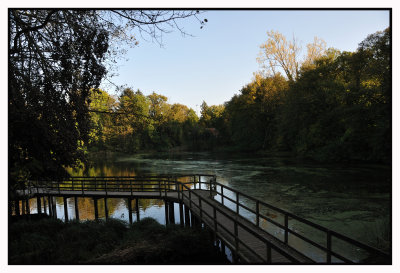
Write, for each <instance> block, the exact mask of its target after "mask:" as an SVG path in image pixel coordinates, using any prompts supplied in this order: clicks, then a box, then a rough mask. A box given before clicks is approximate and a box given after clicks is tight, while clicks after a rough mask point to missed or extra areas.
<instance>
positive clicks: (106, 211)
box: [104, 197, 108, 220]
mask: <svg viewBox="0 0 400 273" xmlns="http://www.w3.org/2000/svg"><path fill="white" fill-rule="evenodd" d="M104 215H105V217H106V220H108V206H107V197H104Z"/></svg>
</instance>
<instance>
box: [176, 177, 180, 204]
mask: <svg viewBox="0 0 400 273" xmlns="http://www.w3.org/2000/svg"><path fill="white" fill-rule="evenodd" d="M175 190H176V191H177V192H178V200H179V201H180V200H181V198H180V194H179V188H178V182H176V181H175Z"/></svg>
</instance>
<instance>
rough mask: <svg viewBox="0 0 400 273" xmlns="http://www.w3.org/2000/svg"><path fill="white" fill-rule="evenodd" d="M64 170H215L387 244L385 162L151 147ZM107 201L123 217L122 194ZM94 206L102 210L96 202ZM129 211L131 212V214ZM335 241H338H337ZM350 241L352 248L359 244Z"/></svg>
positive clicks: (157, 211)
mask: <svg viewBox="0 0 400 273" xmlns="http://www.w3.org/2000/svg"><path fill="white" fill-rule="evenodd" d="M70 172H71V174H73V175H79V176H80V175H82V176H85V175H89V176H135V175H160V174H175V175H181V174H191V173H203V174H210V175H216V176H217V181H218V182H220V183H222V184H224V185H227V186H229V187H231V188H234V189H236V190H239V191H241V192H244V193H246V194H248V195H250V196H253V197H255V198H258V199H260V200H263V201H265V202H267V203H269V204H272V205H274V206H276V207H279V208H282V209H284V210H287V211H289V212H292V213H294V214H296V215H298V216H300V217H303V218H305V219H308V220H311V221H313V222H315V223H318V224H320V225H322V226H325V227H327V228H330V229H332V230H335V231H337V232H339V233H343V234H345V235H347V236H349V237H352V238H354V239H357V240H360V241H362V242H364V243H367V244H370V245H372V246H375V247H378V248H381V249H384V250H386V251H389V250H390V249H391V229H390V227H391V185H392V184H391V167H390V166H387V167H385V166H373V165H346V166H343V165H332V164H316V163H315V162H302V161H297V160H296V159H293V158H286V157H276V156H274V157H273V156H270V157H268V156H256V155H248V154H245V155H243V154H214V153H174V154H171V153H158V154H138V155H134V156H116V157H102V158H101V159H99V160H96V161H94V162H93V165H92V166H91V167H89V168H87V169H86V170H85V171H84V170H70ZM224 195H225V196H228V197H230V198H232V199H234V200H235V196H234V194H233V193H231V192H229V191H225V192H224ZM218 198H220V197H219V196H217V197H216V199H217V200H219V201H221V200H220V199H218ZM110 202H116V203H115V204H114V205H110V206H109V211H110V215H111V210H112V209H111V207H113V213H112V216H111V217H115V218H118V217H120V218H121V215H122V214H124V217H125V218H124V219H127V217H126V213H127V208H126V204H124V203H123V202H124V201H119V202H117V201H110ZM141 202H145V201H141ZM240 202H241V203H242V204H244V205H246V206H248V207H250V208H251V209H253V210H254V208H255V204H254V202H252V201H250V200H246V198H241V199H240ZM92 203H93V202H92V201H87V206H89V207H88V211H89V212H90V213H89V216H88V217H93V212H92V211H93V204H92ZM224 203H225V205H227V206H228V207H230V208H231V209H233V210H235V205H234V204H233V203H232V202H230V201H229V200H224ZM71 204H72V203H71ZM80 204H81V203H80ZM119 204H121V205H119ZM72 205H73V204H72ZM132 205H134V204H132ZM59 206H61V205H59ZM80 206H81V205H80ZM82 206H83V205H82ZM99 206H100V202H99ZM103 206H104V205H103ZM140 206H141V217H145V216H144V215H145V214H146V213H147V214H148V215H149V216H150V215H151V217H154V218H155V219H157V220H158V221H159V222H160V223H165V219H164V208H163V204H162V202H161V203H157V201H154V200H153V201H149V203H148V204H147V206H145V205H140ZM260 210H261V212H262V213H263V214H264V215H267V216H268V217H270V218H271V219H273V220H274V221H276V222H278V223H281V224H282V223H283V216H282V215H281V214H279V213H277V212H275V211H273V210H271V209H269V208H266V207H261V208H260ZM59 211H60V213H61V214H62V211H63V208H62V207H61V209H58V212H59ZM99 211H102V209H100V207H99ZM133 211H135V210H133ZM240 212H241V214H242V215H244V217H246V218H247V219H249V220H250V221H253V222H254V221H255V216H254V214H253V213H251V212H249V211H247V210H246V209H243V208H240ZM142 214H143V216H142ZM71 215H72V214H71ZM90 215H91V216H90ZM135 218H136V217H135V216H134V217H133V219H135ZM81 219H83V218H82V217H81ZM88 219H89V218H88ZM260 226H261V227H262V228H263V229H265V230H266V231H268V232H270V233H272V234H275V235H276V236H278V237H279V238H282V237H283V231H282V230H281V229H279V228H276V227H275V226H274V225H273V224H271V223H269V222H267V221H266V220H264V219H260ZM289 227H290V228H291V229H293V230H295V231H298V232H300V233H302V234H307V235H308V236H309V237H310V238H312V239H313V240H314V239H315V240H316V241H318V242H320V243H321V244H322V245H324V244H325V243H326V242H325V236H324V235H321V234H319V233H318V232H316V231H315V230H313V229H310V228H309V227H305V226H303V225H302V224H301V223H299V222H298V221H294V220H289ZM296 240H298V239H297V238H296V237H294V236H289V241H290V242H293V243H294V244H297V243H296ZM335 244H336V246H340V245H343V242H335ZM302 247H304V248H309V249H315V247H313V246H307V244H303V245H302ZM349 249H350V250H349V251H351V252H358V251H359V250H357V249H354V248H349ZM310 253H313V254H312V255H314V256H313V258H315V257H317V258H318V259H325V256H324V254H322V253H320V252H319V251H318V250H313V251H310Z"/></svg>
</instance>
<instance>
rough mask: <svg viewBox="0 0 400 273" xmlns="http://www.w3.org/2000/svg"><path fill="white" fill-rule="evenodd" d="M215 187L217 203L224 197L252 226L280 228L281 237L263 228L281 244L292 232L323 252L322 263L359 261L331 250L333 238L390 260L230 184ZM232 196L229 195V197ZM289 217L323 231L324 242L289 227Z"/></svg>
mask: <svg viewBox="0 0 400 273" xmlns="http://www.w3.org/2000/svg"><path fill="white" fill-rule="evenodd" d="M214 184H215V187H216V189H215V190H214V192H213V195H214V196H216V197H219V198H214V199H215V200H217V201H218V202H220V203H221V204H223V205H225V200H229V201H230V202H231V203H232V204H233V206H232V205H231V206H226V207H228V208H229V209H231V210H232V211H234V212H235V213H236V214H237V215H238V216H240V217H242V218H243V219H245V220H246V221H248V222H250V223H252V224H253V225H255V226H257V227H260V219H264V220H265V221H267V222H268V223H270V224H272V225H274V226H275V227H276V228H278V229H281V230H283V233H284V236H283V239H282V238H280V237H279V236H276V234H273V233H270V232H268V231H267V230H264V231H265V232H267V233H269V234H270V235H272V236H274V237H276V238H277V239H279V240H280V241H282V242H283V243H284V244H286V245H288V246H290V247H293V248H294V249H296V248H295V247H294V245H292V244H291V243H290V241H289V235H293V236H295V237H297V238H298V239H300V240H302V241H303V242H306V243H308V244H310V245H312V246H314V247H316V248H318V249H319V250H321V251H323V252H325V254H326V260H325V262H326V263H332V258H333V257H335V258H336V259H338V260H339V262H340V261H341V262H344V263H354V262H359V261H354V260H351V258H349V257H344V255H341V254H339V253H337V252H336V251H334V250H333V243H332V241H333V239H338V240H341V241H343V242H345V243H347V244H349V245H352V246H353V247H357V248H359V249H362V250H364V251H366V252H367V253H368V254H369V255H372V256H374V258H375V259H377V260H378V261H379V260H380V261H383V262H390V260H391V257H390V255H389V254H388V253H385V252H382V251H380V250H378V249H376V248H373V247H371V246H368V245H366V244H364V243H361V242H359V241H356V240H354V239H352V238H350V237H348V236H345V235H343V234H340V233H338V232H335V231H333V230H330V229H328V228H325V227H323V226H321V225H318V224H316V223H313V222H311V221H309V220H306V219H304V218H301V217H299V216H296V215H294V214H293V213H290V212H287V211H285V210H282V209H280V208H278V207H275V206H273V205H270V204H267V203H265V202H263V201H261V200H258V199H256V198H254V197H252V196H249V195H247V194H245V193H243V192H240V191H237V190H235V189H233V188H231V187H228V186H225V185H223V184H221V183H218V182H215V183H214ZM226 190H228V191H229V192H230V193H231V196H227V195H226ZM232 197H233V198H232ZM240 197H244V198H246V199H247V200H246V202H249V201H250V202H253V204H254V208H250V207H249V206H247V205H245V204H244V203H245V202H240ZM218 199H220V200H218ZM262 207H264V208H267V209H269V210H273V211H275V212H276V213H278V214H281V215H282V217H281V218H282V219H283V223H279V222H278V221H276V220H273V219H272V218H271V217H270V216H269V215H268V214H266V213H263V210H262V209H261V208H262ZM240 208H242V209H244V210H246V211H247V212H248V213H250V214H253V216H254V220H251V219H248V217H244V216H243V213H242V214H241V213H240ZM289 220H295V221H298V222H299V223H302V224H304V225H305V226H308V227H309V228H313V229H316V230H318V231H320V232H323V233H324V234H325V238H326V239H325V245H322V244H321V243H320V242H316V241H315V240H313V239H311V238H309V237H307V236H305V235H302V234H300V233H299V232H298V231H296V230H295V229H294V228H290V226H289Z"/></svg>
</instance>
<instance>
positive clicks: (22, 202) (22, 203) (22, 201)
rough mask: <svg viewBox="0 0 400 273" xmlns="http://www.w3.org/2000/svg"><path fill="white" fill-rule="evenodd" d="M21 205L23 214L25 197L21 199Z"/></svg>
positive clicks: (23, 213)
mask: <svg viewBox="0 0 400 273" xmlns="http://www.w3.org/2000/svg"><path fill="white" fill-rule="evenodd" d="M21 206H22V215H25V199H22V200H21Z"/></svg>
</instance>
